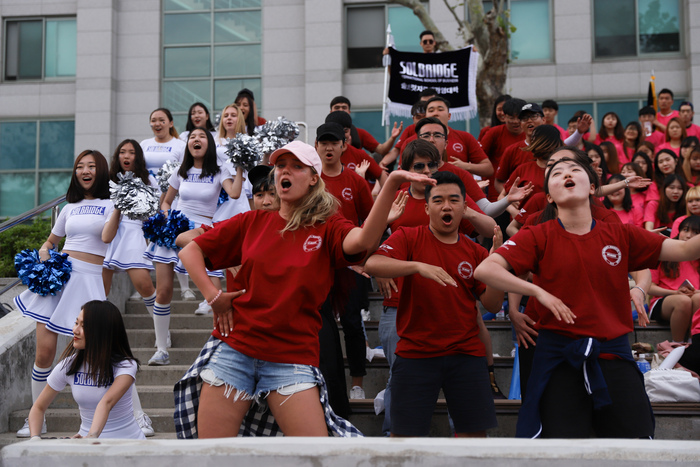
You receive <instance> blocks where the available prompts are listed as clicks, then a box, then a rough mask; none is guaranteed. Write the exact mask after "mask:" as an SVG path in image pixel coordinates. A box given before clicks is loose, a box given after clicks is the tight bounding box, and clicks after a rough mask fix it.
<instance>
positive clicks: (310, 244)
mask: <svg viewBox="0 0 700 467" xmlns="http://www.w3.org/2000/svg"><path fill="white" fill-rule="evenodd" d="M322 243H323V239H322V238H321V237H319V236H318V235H309V238H307V239H306V241H305V242H304V251H305V252H307V253H311V252H312V251H316V250H318V249H320V248H321V244H322Z"/></svg>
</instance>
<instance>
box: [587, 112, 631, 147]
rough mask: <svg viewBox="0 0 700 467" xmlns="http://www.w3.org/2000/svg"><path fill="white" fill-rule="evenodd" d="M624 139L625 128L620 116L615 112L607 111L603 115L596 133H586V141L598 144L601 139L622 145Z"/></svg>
mask: <svg viewBox="0 0 700 467" xmlns="http://www.w3.org/2000/svg"><path fill="white" fill-rule="evenodd" d="M624 140H625V130H624V128H623V127H622V123H621V122H620V117H618V116H617V114H616V113H615V112H608V113H606V114H605V115H603V120H602V121H601V122H600V128H599V129H598V134H596V133H595V129H594V131H591V132H590V134H589V135H588V141H591V142H592V143H595V144H598V145H600V143H602V142H603V141H610V142H612V143H613V144H615V145H616V146H620V147H622V142H623V141H624Z"/></svg>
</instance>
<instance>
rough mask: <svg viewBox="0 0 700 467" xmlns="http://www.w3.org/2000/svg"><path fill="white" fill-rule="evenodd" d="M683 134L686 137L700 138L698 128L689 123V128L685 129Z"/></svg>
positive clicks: (699, 127) (699, 129)
mask: <svg viewBox="0 0 700 467" xmlns="http://www.w3.org/2000/svg"><path fill="white" fill-rule="evenodd" d="M685 133H686V134H687V135H688V136H695V137H696V138H700V126H697V125H696V124H695V123H691V124H690V126H689V127H686V128H685Z"/></svg>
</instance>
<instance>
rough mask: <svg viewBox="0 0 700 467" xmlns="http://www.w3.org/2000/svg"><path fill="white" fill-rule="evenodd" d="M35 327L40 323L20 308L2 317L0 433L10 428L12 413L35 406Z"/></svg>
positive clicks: (0, 324)
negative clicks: (32, 382) (32, 386)
mask: <svg viewBox="0 0 700 467" xmlns="http://www.w3.org/2000/svg"><path fill="white" fill-rule="evenodd" d="M35 330H36V322H35V321H34V320H32V319H29V318H25V317H24V316H22V314H21V313H20V312H19V311H13V312H12V313H10V314H8V315H6V316H4V317H3V318H2V319H0V375H2V377H0V394H1V395H2V396H0V432H4V431H7V430H8V428H9V420H10V413H12V412H13V411H15V410H19V409H25V408H27V407H30V406H31V405H32V395H31V391H29V388H30V378H31V368H32V365H33V363H34V351H35V347H36V338H35V333H34V331H35ZM28 370H29V371H28Z"/></svg>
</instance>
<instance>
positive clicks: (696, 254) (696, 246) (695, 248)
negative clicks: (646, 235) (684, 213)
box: [647, 222, 700, 262]
mask: <svg viewBox="0 0 700 467" xmlns="http://www.w3.org/2000/svg"><path fill="white" fill-rule="evenodd" d="M649 223H650V222H647V224H649ZM652 227H653V226H652ZM698 258H700V235H696V236H695V237H693V238H691V239H690V240H687V241H685V242H684V241H682V240H671V239H670V238H669V239H668V240H664V242H663V243H662V244H661V254H660V255H659V261H677V262H681V261H693V260H696V259H698Z"/></svg>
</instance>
